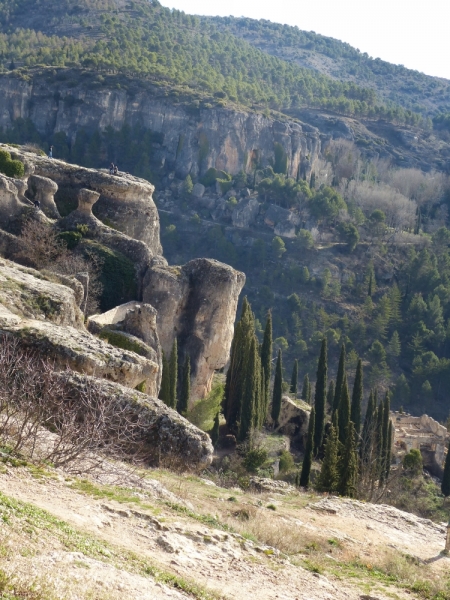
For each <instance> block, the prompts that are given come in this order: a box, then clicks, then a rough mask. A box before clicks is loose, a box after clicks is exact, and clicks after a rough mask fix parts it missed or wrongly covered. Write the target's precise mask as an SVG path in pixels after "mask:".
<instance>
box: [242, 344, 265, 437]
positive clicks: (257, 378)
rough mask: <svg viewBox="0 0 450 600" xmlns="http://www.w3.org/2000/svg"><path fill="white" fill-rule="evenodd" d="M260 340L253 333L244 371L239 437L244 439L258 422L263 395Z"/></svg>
mask: <svg viewBox="0 0 450 600" xmlns="http://www.w3.org/2000/svg"><path fill="white" fill-rule="evenodd" d="M258 350H259V348H258V340H257V339H256V337H255V336H254V335H253V338H252V341H251V345H250V351H249V354H248V357H247V361H246V368H245V371H244V394H243V397H242V404H241V414H240V423H239V433H238V439H239V440H240V441H244V440H245V439H246V437H247V436H248V435H249V433H250V432H251V431H252V429H255V427H256V426H257V423H258V409H259V400H260V395H261V358H260V356H259V352H258Z"/></svg>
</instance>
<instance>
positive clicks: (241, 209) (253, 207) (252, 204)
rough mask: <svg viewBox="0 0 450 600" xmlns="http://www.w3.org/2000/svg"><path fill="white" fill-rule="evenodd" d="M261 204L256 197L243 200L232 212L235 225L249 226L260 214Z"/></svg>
mask: <svg viewBox="0 0 450 600" xmlns="http://www.w3.org/2000/svg"><path fill="white" fill-rule="evenodd" d="M259 209H260V204H259V202H258V200H257V199H256V198H245V199H244V200H241V201H240V202H239V204H238V205H237V206H236V208H235V209H234V210H233V212H232V214H231V220H232V221H233V225H234V227H240V228H243V229H244V228H247V227H249V226H250V225H251V224H253V222H254V221H255V219H256V217H257V216H258V214H259Z"/></svg>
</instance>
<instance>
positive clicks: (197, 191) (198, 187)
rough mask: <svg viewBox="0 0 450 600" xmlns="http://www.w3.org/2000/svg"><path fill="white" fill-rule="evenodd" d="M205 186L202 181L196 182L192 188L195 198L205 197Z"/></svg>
mask: <svg viewBox="0 0 450 600" xmlns="http://www.w3.org/2000/svg"><path fill="white" fill-rule="evenodd" d="M205 190H206V188H205V186H204V185H203V184H201V183H196V184H195V185H194V188H193V189H192V195H193V196H194V198H203V194H204V193H205Z"/></svg>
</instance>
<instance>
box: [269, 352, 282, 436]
mask: <svg viewBox="0 0 450 600" xmlns="http://www.w3.org/2000/svg"><path fill="white" fill-rule="evenodd" d="M282 396H283V365H282V361H281V350H278V358H277V366H276V368H275V380H274V382H273V395H272V412H271V416H272V421H273V422H274V424H276V423H277V422H278V418H279V416H280V410H281V398H282Z"/></svg>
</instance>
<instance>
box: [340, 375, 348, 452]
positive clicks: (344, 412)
mask: <svg viewBox="0 0 450 600" xmlns="http://www.w3.org/2000/svg"><path fill="white" fill-rule="evenodd" d="M338 412H339V418H338V424H339V436H338V437H339V441H340V442H341V443H342V444H344V443H345V436H346V432H347V427H348V424H349V422H350V394H349V391H348V383H347V373H344V381H343V382H342V391H341V399H340V402H339V408H338Z"/></svg>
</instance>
